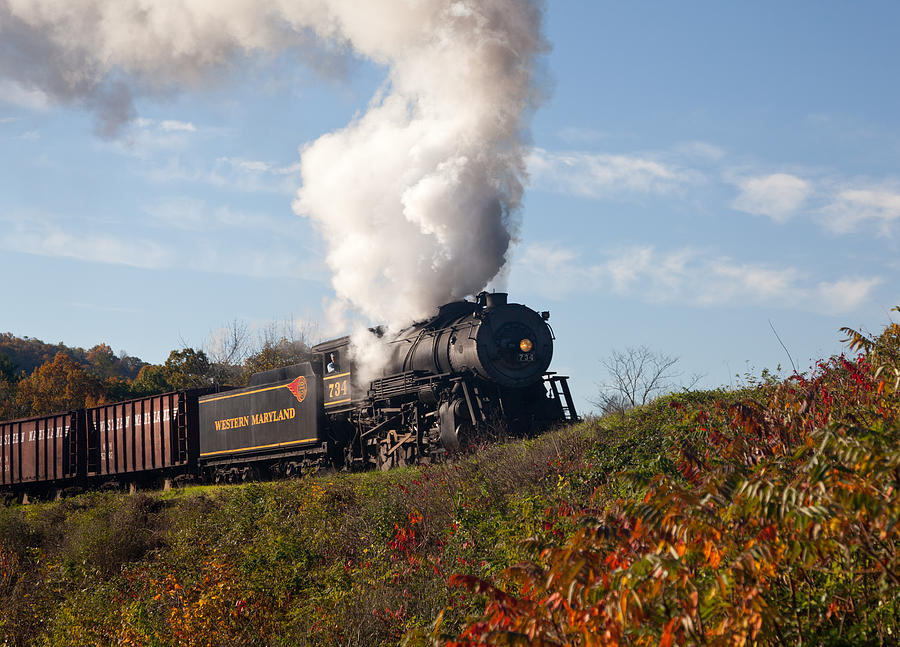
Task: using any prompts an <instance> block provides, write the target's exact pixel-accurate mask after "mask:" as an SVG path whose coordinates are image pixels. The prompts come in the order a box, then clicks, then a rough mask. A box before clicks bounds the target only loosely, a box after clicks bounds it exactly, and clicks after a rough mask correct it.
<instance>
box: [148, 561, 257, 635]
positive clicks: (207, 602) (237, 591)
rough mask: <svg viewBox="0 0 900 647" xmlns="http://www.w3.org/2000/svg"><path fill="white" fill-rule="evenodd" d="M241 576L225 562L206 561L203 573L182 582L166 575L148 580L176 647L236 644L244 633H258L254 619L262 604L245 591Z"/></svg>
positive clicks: (251, 593)
mask: <svg viewBox="0 0 900 647" xmlns="http://www.w3.org/2000/svg"><path fill="white" fill-rule="evenodd" d="M242 580H243V578H242V577H241V576H240V575H239V574H238V573H237V572H236V571H235V570H234V569H233V568H232V567H231V566H230V565H228V564H225V563H222V562H219V561H210V562H207V563H206V564H204V565H203V576H202V577H201V578H200V579H199V580H197V581H194V582H191V583H182V582H181V581H180V580H179V579H178V578H177V577H175V575H172V574H168V575H166V576H165V577H164V578H162V579H161V580H156V579H154V580H151V583H150V584H151V587H152V588H153V589H155V590H156V591H157V593H156V595H155V596H153V599H154V600H156V601H157V602H158V603H160V604H162V605H163V607H164V608H165V609H166V610H167V611H166V619H167V622H168V625H169V630H170V632H171V636H172V638H173V639H174V644H175V645H178V647H207V646H209V645H220V644H237V643H240V642H242V640H241V637H242V636H246V635H248V633H254V634H258V633H259V631H260V627H258V626H256V625H257V621H258V619H259V618H260V617H262V616H263V614H262V613H260V611H262V607H263V603H262V601H261V600H259V599H257V598H256V596H255V595H254V594H253V592H252V591H249V590H247V589H246V588H245V587H244V584H243V581H242Z"/></svg>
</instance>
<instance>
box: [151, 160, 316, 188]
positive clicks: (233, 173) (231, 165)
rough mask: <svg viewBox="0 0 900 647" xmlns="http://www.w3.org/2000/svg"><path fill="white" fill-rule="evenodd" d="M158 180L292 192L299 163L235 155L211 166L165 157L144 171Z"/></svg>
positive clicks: (298, 170)
mask: <svg viewBox="0 0 900 647" xmlns="http://www.w3.org/2000/svg"><path fill="white" fill-rule="evenodd" d="M148 177H149V178H150V179H151V180H153V181H155V182H160V183H198V184H206V185H209V186H213V187H216V188H228V189H232V190H236V191H242V192H245V193H270V194H279V195H293V194H294V193H295V192H296V190H297V187H298V186H299V185H300V162H299V161H298V162H295V163H292V164H287V165H279V164H273V163H270V162H264V161H260V160H248V159H243V158H239V157H219V158H217V159H216V160H215V162H214V163H213V164H212V166H208V165H204V164H202V163H186V162H184V161H182V160H181V159H179V158H172V159H169V160H168V162H167V163H166V164H164V165H163V166H160V167H157V168H155V169H153V170H151V171H149V172H148Z"/></svg>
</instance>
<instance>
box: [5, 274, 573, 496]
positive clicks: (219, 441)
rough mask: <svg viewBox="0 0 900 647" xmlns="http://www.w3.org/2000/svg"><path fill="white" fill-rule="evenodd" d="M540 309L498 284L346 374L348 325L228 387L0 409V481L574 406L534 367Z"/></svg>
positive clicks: (491, 431)
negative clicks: (370, 365)
mask: <svg viewBox="0 0 900 647" xmlns="http://www.w3.org/2000/svg"><path fill="white" fill-rule="evenodd" d="M549 317H550V313H549V312H540V313H539V312H536V311H534V310H532V309H530V308H528V307H526V306H524V305H521V304H516V303H508V302H507V295H506V294H504V293H492V294H488V293H484V292H483V293H481V294H479V295H478V296H477V297H476V300H475V301H468V300H464V301H457V302H453V303H448V304H446V305H443V306H441V307H440V308H439V309H438V312H437V314H436V315H435V316H433V317H431V318H430V319H427V320H425V321H422V322H419V323H417V324H415V325H413V326H410V327H409V328H407V329H405V330H402V331H401V332H399V333H397V334H395V335H391V336H388V335H385V334H384V333H383V331H381V330H380V329H373V331H372V334H373V335H376V336H379V337H381V339H380V340H378V343H382V344H385V345H386V346H387V348H388V350H389V359H388V361H387V362H386V364H385V365H384V367H383V370H382V374H381V375H380V376H378V377H376V378H375V379H370V380H366V381H362V380H360V379H359V377H358V371H357V367H356V366H355V363H354V360H353V355H352V351H351V344H350V338H349V337H341V338H339V339H334V340H330V341H326V342H323V343H321V344H318V345H316V346H314V347H313V348H312V355H311V361H308V362H303V363H301V364H296V365H294V366H289V367H285V368H279V369H275V370H271V371H266V372H263V373H257V374H255V375H254V376H253V378H252V379H251V381H250V385H249V386H247V387H245V388H240V389H226V390H220V389H213V388H210V389H193V390H184V391H175V392H172V393H166V394H163V395H157V396H151V397H146V398H140V399H136V400H130V401H127V402H118V403H113V404H106V405H101V406H98V407H93V408H88V409H80V410H76V411H69V412H65V413H61V414H55V415H50V416H41V417H36V418H28V419H23V420H15V421H10V422H2V423H0V488H2V489H3V490H4V491H7V492H17V493H23V492H30V493H36V494H52V493H53V492H58V491H61V490H64V489H66V488H70V487H78V488H83V487H100V486H104V485H110V486H122V485H124V484H126V483H127V484H130V485H131V486H133V487H135V486H139V485H140V486H144V485H152V484H158V483H159V482H160V481H162V482H166V483H168V482H171V481H173V480H174V481H180V480H190V479H204V480H210V481H215V482H236V481H243V480H249V479H253V478H258V477H264V476H276V477H277V476H292V475H295V474H299V473H302V472H305V471H309V470H311V469H315V468H319V467H323V466H331V467H335V468H343V469H365V468H377V469H388V468H391V467H394V466H401V465H409V464H413V463H428V462H431V461H435V460H440V459H441V458H442V457H443V456H445V455H446V454H447V453H448V452H455V451H458V450H459V449H460V448H462V447H464V446H465V445H468V444H471V443H473V442H475V443H477V442H480V441H481V440H483V439H484V438H486V437H490V436H501V435H513V436H522V435H526V434H530V433H533V432H535V431H538V430H541V429H543V428H546V427H548V426H551V425H553V424H557V423H560V422H565V421H569V420H575V419H577V414H576V412H575V406H574V403H573V400H572V395H571V392H570V390H569V387H568V382H567V378H566V377H564V376H560V375H556V374H554V373H552V372H548V371H547V369H548V368H549V366H550V360H551V357H552V355H553V332H552V329H551V328H550V326H549V325H548V324H547V320H548V319H549Z"/></svg>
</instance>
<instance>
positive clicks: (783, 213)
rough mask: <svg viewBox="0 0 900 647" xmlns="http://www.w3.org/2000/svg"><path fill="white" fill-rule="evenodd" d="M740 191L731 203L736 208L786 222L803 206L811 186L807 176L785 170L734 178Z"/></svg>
mask: <svg viewBox="0 0 900 647" xmlns="http://www.w3.org/2000/svg"><path fill="white" fill-rule="evenodd" d="M737 185H738V188H740V190H741V192H740V195H738V197H737V198H736V199H735V200H734V202H733V203H732V207H734V208H735V209H737V210H738V211H743V212H745V213H750V214H753V215H757V216H768V217H769V218H771V219H772V220H774V221H775V222H785V221H787V220H788V219H789V218H790V217H791V216H792V215H794V214H795V213H796V212H797V211H798V210H799V209H800V208H801V207H803V205H804V203H805V202H806V200H807V198H808V197H809V195H810V193H811V192H812V186H811V184H810V183H809V182H807V181H806V180H803V179H801V178H799V177H797V176H796V175H790V174H788V173H773V174H771V175H760V176H754V177H747V178H743V179H741V180H738V182H737Z"/></svg>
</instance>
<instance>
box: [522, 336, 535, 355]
mask: <svg viewBox="0 0 900 647" xmlns="http://www.w3.org/2000/svg"><path fill="white" fill-rule="evenodd" d="M532 348H534V344H533V343H531V340H530V339H528V337H526V338H525V339H523V340H522V341H520V342H519V349H520V350H521V351H522V352H523V353H530V352H531V349H532Z"/></svg>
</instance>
